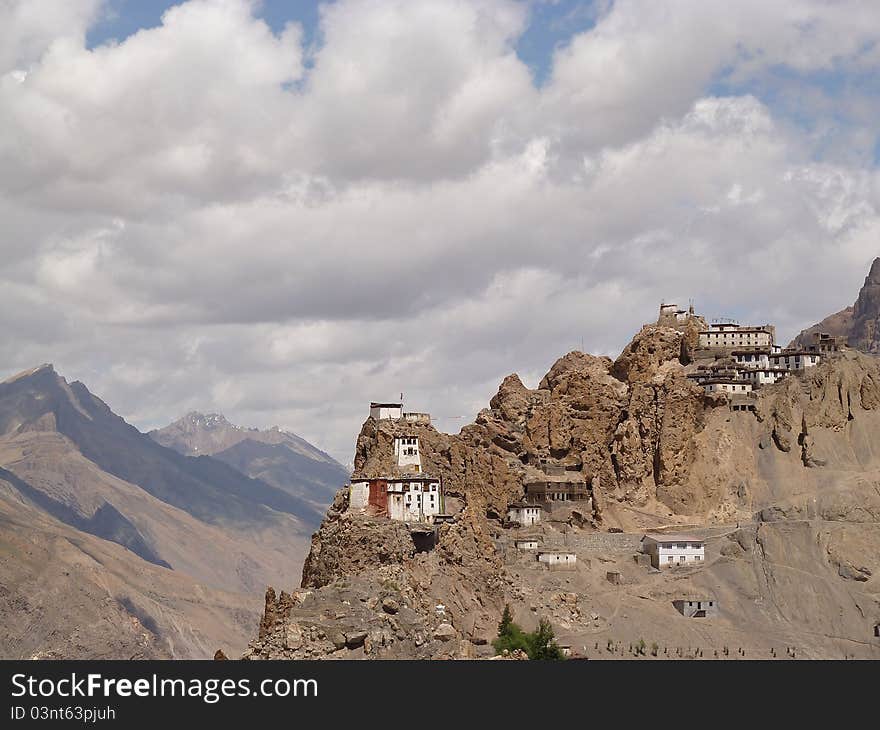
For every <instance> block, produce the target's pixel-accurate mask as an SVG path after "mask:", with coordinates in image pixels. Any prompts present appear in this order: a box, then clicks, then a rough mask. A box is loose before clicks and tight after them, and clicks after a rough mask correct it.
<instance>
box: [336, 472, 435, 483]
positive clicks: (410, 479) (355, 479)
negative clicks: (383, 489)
mask: <svg viewBox="0 0 880 730" xmlns="http://www.w3.org/2000/svg"><path fill="white" fill-rule="evenodd" d="M351 481H353V482H439V481H440V477H429V476H425V475H424V474H413V475H410V476H403V477H355V476H353V477H351Z"/></svg>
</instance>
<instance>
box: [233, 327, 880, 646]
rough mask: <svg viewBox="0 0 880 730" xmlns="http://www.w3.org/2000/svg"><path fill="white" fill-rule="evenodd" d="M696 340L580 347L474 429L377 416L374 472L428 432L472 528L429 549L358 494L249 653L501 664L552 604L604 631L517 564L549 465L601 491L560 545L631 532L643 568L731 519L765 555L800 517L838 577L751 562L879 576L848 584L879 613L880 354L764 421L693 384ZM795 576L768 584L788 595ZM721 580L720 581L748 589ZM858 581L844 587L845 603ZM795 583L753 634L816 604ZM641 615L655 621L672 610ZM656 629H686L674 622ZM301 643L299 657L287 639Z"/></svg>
mask: <svg viewBox="0 0 880 730" xmlns="http://www.w3.org/2000/svg"><path fill="white" fill-rule="evenodd" d="M694 342H695V340H694V338H693V337H692V333H689V332H688V331H687V328H686V327H682V328H672V327H666V326H660V325H648V326H645V327H644V328H642V330H641V331H640V332H639V333H638V334H637V335H636V336H635V337H634V338H633V340H632V342H631V343H630V344H629V345H627V347H626V348H625V349H624V350H623V352H622V353H621V355H620V356H619V357H618V358H617V359H616V360H614V361H612V360H610V359H609V358H605V357H595V356H592V355H588V354H585V353H581V352H571V353H569V354H567V355H565V356H564V357H562V358H560V359H559V360H557V361H556V362H555V363H554V364H553V366H552V367H551V368H550V370H549V371H548V372H547V374H546V375H545V376H544V378H543V379H542V380H541V381H540V383H539V384H538V386H537V387H536V388H528V387H526V386H525V385H524V384H523V383H522V381H521V380H520V378H519V377H518V376H517V375H515V374H514V375H509V376H508V377H506V378H505V379H504V380H503V382H502V383H501V385H500V387H499V389H498V392H497V393H496V394H495V395H494V396H493V397H492V399H491V400H490V402H489V407H488V408H486V409H484V410H482V411H481V412H480V413H479V414H478V416H477V418H476V420H475V422H474V423H473V424H471V425H468V426H466V427H464V428H463V429H462V430H461V432H460V433H459V434H457V435H448V434H442V433H439V432H437V431H436V430H435V429H433V428H432V427H431V426H428V425H415V424H409V423H404V422H396V421H374V420H372V419H368V420H367V422H366V423H365V424H364V426H363V428H362V430H361V433H360V435H359V436H358V440H357V446H356V452H355V476H371V475H372V476H375V475H377V474H386V473H389V472H391V471H393V470H394V468H395V465H394V463H393V442H394V437H395V436H398V435H417V436H418V437H419V443H420V449H421V458H422V464H423V468H424V470H425V471H426V472H428V473H429V474H432V475H438V476H442V478H443V482H444V486H445V490H446V493H447V509H448V511H451V512H453V513H454V514H455V516H456V521H455V523H454V524H451V525H443V526H442V527H440V529H439V532H438V536H437V544H436V547H434V548H433V549H432V550H425V551H419V550H417V548H416V542H414V541H413V539H412V535H410V534H409V530H408V529H407V528H406V527H405V526H404V525H403V524H401V523H394V522H390V521H388V520H385V519H383V518H369V517H364V516H361V515H357V514H352V513H351V512H349V511H347V494H346V493H345V492H344V491H343V492H340V494H339V495H338V496H337V499H336V501H335V502H334V504H333V505H332V507H331V509H330V510H329V512H328V514H327V516H326V518H325V520H324V522H323V524H322V526H321V528H320V529H319V530H318V532H317V533H316V534H315V535H314V536H313V539H312V547H311V552H310V554H309V557H308V558H307V560H306V563H305V568H304V571H303V580H302V588H301V590H299V591H297V592H295V593H293V594H291V595H288V594H286V593H284V594H282V596H281V598H278V597H276V596H275V595H274V592H270V594H269V595H268V596H267V604H266V613H265V616H264V621H263V625H262V628H261V632H260V637H259V639H258V640H257V641H255V642H254V643H252V644H251V647H250V649H249V651H248V653H247V656H248V657H250V658H257V657H269V658H271V657H299V656H328V655H329V656H420V657H422V656H471V655H475V654H476V655H480V654H483V653H487V652H488V653H491V650H490V649H488V648H487V647H486V644H487V641H489V640H490V639H491V638H492V635H493V633H494V626H495V623H496V622H497V619H498V616H499V612H500V609H501V607H502V606H503V604H504V603H505V602H511V603H513V604H514V605H517V604H519V605H523V602H524V601H529V600H530V601H531V602H532V608H531V609H530V610H531V611H532V613H531V614H530V613H528V612H527V613H526V620H528V618H529V616H530V615H531V616H532V617H534V615H536V614H535V613H534V612H535V611H539V610H540V611H547V612H549V613H550V615H553V616H557V615H558V616H561V617H562V618H561V619H560V620H561V621H562V622H563V624H562V625H563V626H564V627H568V628H570V629H571V630H572V631H575V630H576V629H577V630H581V631H587V630H589V631H590V632H595V631H596V630H597V629H596V627H597V626H600V623H599V619H598V618H596V619H594V618H592V615H593V612H591V611H590V610H589V609H588V608H586V607H585V606H583V605H582V603H583V602H584V601H587V602H589V600H590V599H589V597H588V595H587V594H586V593H575V594H572V595H574V596H575V598H574V599H572V600H573V602H574V605H575V608H574V609H571V607H570V606H569V607H566V608H565V609H564V611H563V612H562V613H554V612H556V611H557V610H558V606H557V605H556V604H554V603H553V602H552V601H551V600H550V597H551V595H556V594H551V593H547V591H546V590H543V589H539V588H537V586H539V585H544V584H545V583H546V582H547V579H546V578H544V577H541V575H540V574H537V573H534V572H529V570H524V571H523V570H519V569H518V568H516V567H515V566H516V565H518V563H517V561H516V558H513V559H511V557H510V553H509V551H508V550H507V547H506V546H507V545H509V542H510V541H509V539H508V538H509V537H510V536H511V535H513V534H515V532H516V531H515V530H513V531H511V530H510V529H509V525H506V524H505V515H506V509H507V506H508V505H509V504H510V503H512V502H514V501H516V500H518V499H520V498H521V497H522V495H523V488H524V487H523V485H524V483H525V482H526V481H528V479H530V478H532V477H534V476H535V475H536V474H539V473H540V468H541V466H542V465H543V464H547V463H552V464H554V465H555V466H556V468H561V469H562V470H563V471H564V473H565V474H568V475H574V476H576V477H577V478H580V479H583V481H584V482H585V483H587V484H589V485H590V488H591V490H592V500H591V501H588V502H580V503H576V504H573V505H572V507H571V508H570V509H568V510H561V511H560V510H557V509H555V508H554V510H553V512H552V514H550V515H549V516H548V518H547V519H546V520H545V523H543V524H542V526H541V539H542V540H544V541H545V544H549V543H551V542H553V541H557V542H558V541H561V544H562V545H581V544H583V545H604V544H605V543H603V542H601V541H599V542H596V540H598V537H592V536H601V535H603V534H605V535H608V534H609V533H620V532H624V533H629V535H625V537H626V539H627V542H625V543H624V544H625V545H626V546H627V549H628V550H629V551H630V558H631V553H632V545H633V541H632V537H631V536H635V537H636V539H637V536H638V535H640V534H641V532H642V531H644V530H645V529H649V528H650V529H660V528H662V527H664V526H668V525H689V526H691V528H693V527H694V526H698V527H701V528H705V529H709V528H711V527H712V526H718V527H725V526H730V532H731V533H735V532H736V531H737V529H739V528H740V526H741V525H742V526H745V525H753V526H754V534H752V533H743V534H748V535H752V537H749V538H747V539H746V538H744V540H745V541H746V542H747V543H748V550H749V551H753V544H754V541H755V540H760V539H761V538H760V536H761V535H762V534H763V535H765V539H766V540H770V537H769V535H770V533H771V532H773V533H774V534H775V531H776V530H777V529H778V526H776V527H772V528H771V527H765V528H764V531H763V533H762V532H761V527H760V525H761V524H765V523H767V522H778V521H779V520H782V521H783V522H785V523H786V524H787V522H788V521H789V520H794V521H798V522H802V523H803V529H804V530H806V532H805V533H804V535H802V536H800V537H799V539H805V540H810V539H815V540H817V541H818V542H820V543H821V544H823V545H825V549H824V552H823V553H822V565H821V566H817V565H814V564H811V563H809V562H805V560H806V559H805V558H803V556H801V555H800V554H798V556H794V555H793V554H792V553H790V552H787V551H785V550H783V548H782V547H777V548H776V550H777V553H779V554H784V555H785V557H782V558H780V561H781V562H779V563H777V564H776V565H775V566H770V565H768V564H767V563H766V560H765V557H764V555H765V553H760V554H757V553H754V552H748V557H749V559H750V560H754V561H756V562H757V563H758V564H759V569H760V570H761V571H762V572H763V574H764V575H765V576H766V575H770V574H772V573H774V571H775V572H776V573H779V571H781V570H782V569H783V567H785V569H786V570H788V571H792V570H797V571H802V572H803V571H806V572H812V573H816V574H823V571H825V570H828V571H830V575H832V576H834V577H833V579H832V580H833V581H844V582H845V581H848V580H850V579H854V580H857V581H860V582H862V579H864V580H865V581H869V585H871V586H872V588H871V590H872V592H871V593H870V596H868V597H866V596H865V595H864V594H863V593H860V594H859V596H858V597H853V596H852V595H850V594H849V593H846V594H845V595H841V596H840V597H838V598H835V599H834V600H840V601H844V602H851V601H857V602H858V604H859V605H860V606H861V608H860V609H859V611H860V612H861V614H860V615H862V616H863V617H864V616H865V615H866V614H868V613H871V614H873V613H880V611H878V610H877V602H876V596H875V594H874V593H873V590H875V588H874V587H873V586H874V583H875V582H876V578H873V577H872V576H874V575H876V572H877V570H878V569H880V566H878V558H877V555H878V554H880V551H878V548H880V535H878V534H877V533H876V530H875V531H874V532H873V533H872V532H871V531H867V532H866V531H865V529H864V526H865V524H866V523H873V522H875V521H876V519H877V515H878V514H880V490H878V484H880V472H878V468H880V446H878V444H880V441H878V439H877V435H878V434H880V366H878V361H877V360H876V359H875V358H873V357H871V356H868V355H864V354H861V353H858V352H855V351H852V350H844V351H843V352H840V353H835V354H833V355H830V356H828V357H825V358H824V359H823V362H822V363H821V364H820V365H819V366H817V367H815V368H813V369H812V370H810V371H807V373H806V374H800V375H792V376H789V377H787V378H786V379H784V380H783V381H781V382H779V383H777V384H776V385H771V386H765V387H763V388H762V389H760V391H758V393H757V394H756V396H755V398H754V401H753V405H754V410H753V411H749V412H733V411H732V410H731V409H730V407H729V402H728V399H727V396H726V395H724V394H712V395H707V394H706V393H704V391H703V389H702V388H700V387H698V386H696V385H694V384H693V382H692V381H691V380H690V379H688V378H687V374H688V372H690V371H691V370H692V369H693V368H694V365H693V364H692V363H691V362H690V360H691V355H692V350H693V344H694ZM825 521H834V522H836V524H835V530H834V531H833V533H831V532H829V533H827V534H826V533H825V532H823V531H822V529H820V527H821V525H822V524H824V523H825ZM713 534H714V533H713ZM809 535H812V537H809ZM612 536H613V535H612ZM749 540H751V542H749ZM724 545H727V543H724ZM721 547H724V546H719V550H720V548H721ZM743 550H744V551H745V549H743ZM872 551H874V552H872ZM734 552H735V551H734V550H733V548H732V547H731V548H730V549H728V550H727V551H726V553H724V554H721V553H720V552H719V561H721V563H724V564H726V563H730V562H732V561H734V560H735V559H737V558H739V559H741V560H740V562H738V563H736V567H737V570H743V571H749V570H754V567H752V568H747V567H746V562H745V557H744V556H746V552H743V553H742V554H741V555H739V554H738V555H734V554H733V553H734ZM588 554H591V553H589V552H587V553H584V554H582V555H581V559H582V561H583V558H584V556H585V555H588ZM756 555H758V557H755V556H756ZM511 560H513V562H511ZM590 560H592V558H590V559H587V560H586V563H585V564H587V565H591V563H590ZM595 560H597V561H603V562H612V560H613V555H611V554H606V553H602V552H601V551H600V552H599V553H597V554H596V555H595ZM785 561H789V563H790V565H787V566H786V564H785ZM533 565H534V563H528V564H527V565H526V567H528V568H531V567H532V566H533ZM597 565H600V563H598V562H597ZM713 565H714V564H713ZM711 569H712V566H709V565H707V566H706V568H705V570H706V571H708V570H711ZM579 570H581V571H585V572H583V574H579V576H578V577H577V578H576V577H575V576H572V577H570V578H567V579H565V584H568V585H569V587H571V586H574V585H576V584H578V583H580V584H582V585H583V586H587V585H592V584H591V583H590V582H589V581H590V580H592V578H590V577H589V576H591V575H592V573H590V572H589V571H593V572H595V571H596V568H595V566H594V567H589V568H579ZM599 572H601V570H600V571H599ZM737 576H738V577H737V578H736V580H741V579H742V580H744V579H743V578H742V577H741V576H739V575H738V574H737ZM776 579H778V576H777V578H776ZM776 579H771V583H770V584H768V583H762V584H761V585H760V586H758V587H757V588H755V590H757V591H758V592H759V593H760V592H761V591H767V592H772V590H774V589H773V586H772V581H773V580H776ZM633 580H634V581H635V582H638V580H641V578H638V577H636V578H634V579H633ZM658 580H659V579H658ZM719 580H721V581H722V582H721V583H719V584H717V585H716V588H715V589H713V590H721V588H720V586H721V585H722V584H723V582H724V580H727V581H730V580H733V578H732V577H731V575H727V577H726V578H720V579H719ZM822 580H823V581H824V580H825V579H824V578H823V579H822ZM565 584H562V588H563V589H564V588H565ZM847 586H848V584H841V585H840V586H836V585H835V587H832V588H828V590H830V591H831V592H832V594H833V593H834V591H835V590H837V589H839V590H840V591H843V592H844V593H845V592H846V591H847V590H849V588H848V587H847ZM583 590H584V591H586V588H585V587H584V589H583ZM796 590H798V588H797V586H794V585H792V586H791V587H790V590H789V592H788V593H787V594H786V595H774V596H773V600H774V605H775V609H774V610H775V613H772V614H767V615H765V614H763V613H762V614H761V615H760V616H759V617H757V618H755V617H750V619H749V620H751V621H756V622H758V623H756V624H755V625H754V626H752V627H750V628H748V630H747V631H746V630H744V629H743V631H744V633H746V634H748V633H749V632H752V633H755V634H756V635H763V633H762V632H765V631H766V634H767V636H772V635H773V632H774V631H777V632H778V630H779V629H778V627H776V626H775V623H774V622H778V621H785V620H788V619H786V618H785V616H786V611H787V610H788V609H786V608H785V607H786V606H790V605H795V604H796V603H797V599H796V597H795V593H796ZM859 590H862V589H859ZM346 591H348V593H346ZM560 595H562V594H560ZM768 595H769V593H768ZM642 597H643V598H644V596H642ZM386 600H387V601H391V602H392V603H393V605H399V606H406V607H407V610H412V611H413V612H414V614H412V615H409V618H408V620H407V621H406V622H402V623H401V622H397V624H399V625H395V626H393V627H392V626H391V624H392V623H394V622H391V621H390V620H389V618H388V617H389V616H390V615H395V614H391V613H389V612H388V609H387V608H385V607H384V605H385V601H386ZM565 600H568V599H565ZM596 600H597V601H598V599H596ZM829 600H831V599H829ZM566 605H567V604H566ZM664 605H665V604H664ZM438 606H440V607H442V609H441V608H438ZM355 609H356V610H355ZM570 609H571V610H570ZM523 610H524V609H523ZM639 610H640V611H644V610H648V614H646V616H649V615H650V611H651V610H653V609H645V608H641V609H639ZM664 610H667V609H664ZM337 614H338V616H339V618H338V620H339V621H342V622H343V623H345V622H346V621H347V622H349V624H350V627H349V630H350V631H351V632H354V633H358V634H359V633H364V632H365V633H366V635H368V636H372V637H373V638H372V639H371V640H369V641H367V642H366V643H363V642H361V643H357V644H356V646H353V645H352V643H353V642H352V641H350V640H348V639H346V641H342V640H341V639H340V638H339V636H336V638H335V639H334V638H333V633H334V625H335V624H334V622H335V621H336V620H337V619H335V618H333V617H334V616H336V615H337ZM355 614H357V616H355ZM596 615H597V616H598V614H596ZM853 615H856V614H853ZM646 620H647V619H646ZM811 620H812V619H811ZM862 620H867V619H865V618H863V619H862ZM853 621H856V619H853ZM578 622H583V623H582V624H579V623H578ZM761 622H763V623H761ZM656 625H657V629H656V630H657V631H660V632H662V631H666V630H667V629H666V624H664V622H663V621H662V619H661V620H658V621H657V622H656ZM292 627H293V628H292ZM578 627H580V628H578ZM587 627H589V629H588V628H587ZM768 627H769V628H768ZM825 628H827V627H825ZM863 629H864V627H862V626H859V627H858V628H852V627H851V628H850V629H847V630H851V631H853V632H857V631H862V630H863ZM603 630H604V629H603ZM738 630H739V629H738ZM810 630H811V631H813V629H812V628H811V629H810ZM823 631H824V628H823ZM291 632H292V634H293V635H294V636H295V637H296V639H295V640H294V641H293V642H292V644H295V646H294V645H292V644H291V642H287V643H285V642H286V641H287V638H286V637H288V636H289V635H290V634H291ZM370 632H374V633H372V634H371V633H370ZM813 633H815V634H816V635H817V636H819V635H821V636H823V637H825V634H823V633H822V631H813ZM345 636H348V634H347V633H346V634H345ZM302 637H312V638H306V639H302V640H300V639H301V638H302ZM438 637H439V638H438ZM829 641H830V639H829ZM817 642H818V639H817ZM817 645H818V644H817ZM597 646H598V644H597ZM823 646H824V645H823ZM815 651H817V652H820V651H831V650H826V649H821V650H820V649H816V650H815ZM352 652H354V654H352ZM847 655H848V654H847Z"/></svg>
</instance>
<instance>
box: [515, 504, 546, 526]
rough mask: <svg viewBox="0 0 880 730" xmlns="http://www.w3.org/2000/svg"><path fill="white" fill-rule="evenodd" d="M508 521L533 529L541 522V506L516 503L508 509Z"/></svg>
mask: <svg viewBox="0 0 880 730" xmlns="http://www.w3.org/2000/svg"><path fill="white" fill-rule="evenodd" d="M507 519H508V520H509V521H510V522H518V523H519V524H520V525H522V526H523V527H531V526H532V525H534V524H535V523H537V522H540V521H541V506H540V505H537V504H526V503H525V502H515V503H514V504H512V505H510V506H509V507H508V508H507Z"/></svg>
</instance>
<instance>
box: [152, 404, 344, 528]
mask: <svg viewBox="0 0 880 730" xmlns="http://www.w3.org/2000/svg"><path fill="white" fill-rule="evenodd" d="M149 435H150V436H151V437H152V438H153V439H154V440H155V441H157V442H158V443H160V444H162V445H163V446H167V447H168V448H171V449H174V450H175V451H178V452H179V453H181V454H184V455H186V456H199V455H208V456H212V457H213V458H215V459H219V460H220V461H222V462H224V463H226V464H229V465H230V466H232V467H234V468H235V469H237V470H238V471H240V472H241V473H243V474H247V475H248V476H251V477H253V478H254V479H261V480H262V481H264V482H266V483H267V484H271V485H272V486H274V487H277V488H278V489H282V490H284V491H285V492H287V493H288V494H290V495H291V496H293V497H296V498H298V499H302V500H305V501H306V502H308V503H309V504H310V505H312V506H313V507H314V508H315V512H314V515H313V516H312V517H311V519H312V521H313V524H315V525H317V524H318V523H320V521H321V518H322V517H323V515H324V510H325V509H326V507H327V505H328V504H330V502H331V501H332V500H333V495H334V494H336V491H337V490H338V489H339V488H340V487H341V486H342V485H343V484H345V483H346V481H347V480H348V476H349V474H348V469H346V468H345V467H344V466H343V465H342V464H340V463H339V462H338V461H336V460H335V459H333V458H332V457H331V456H330V455H329V454H327V453H325V452H324V451H321V450H320V449H318V448H316V447H314V446H312V444H310V443H309V442H308V441H306V440H305V439H303V438H301V437H300V436H297V435H296V434H295V433H291V432H290V431H285V430H283V429H281V428H279V427H278V426H275V427H273V428H269V429H265V430H260V429H256V428H243V427H241V426H236V425H234V424H232V423H230V422H229V421H227V420H226V418H225V417H224V416H222V415H221V414H219V413H208V414H203V413H198V412H196V411H193V412H191V413H188V414H186V415H185V416H184V417H183V418H180V419H178V420H177V421H175V422H174V423H172V424H170V425H168V426H165V428H161V429H158V430H154V431H150V433H149Z"/></svg>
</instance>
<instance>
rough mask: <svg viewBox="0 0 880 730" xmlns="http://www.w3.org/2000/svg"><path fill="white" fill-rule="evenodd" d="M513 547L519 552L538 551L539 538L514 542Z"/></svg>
mask: <svg viewBox="0 0 880 730" xmlns="http://www.w3.org/2000/svg"><path fill="white" fill-rule="evenodd" d="M513 546H514V547H515V548H516V549H517V550H537V549H538V538H536V537H529V538H525V539H523V540H514V541H513Z"/></svg>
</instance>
